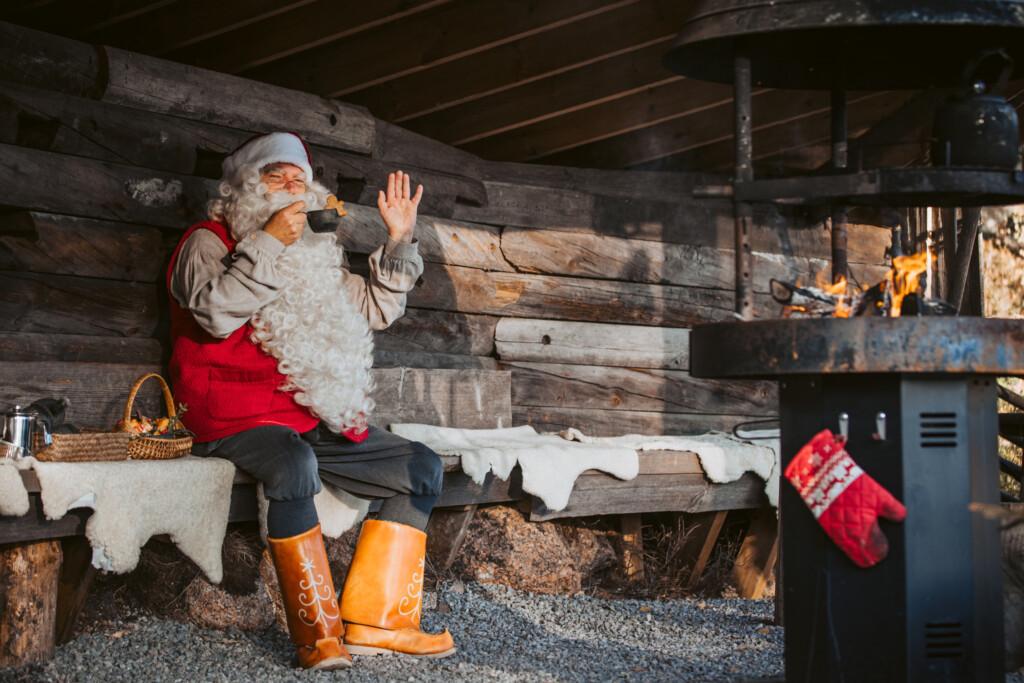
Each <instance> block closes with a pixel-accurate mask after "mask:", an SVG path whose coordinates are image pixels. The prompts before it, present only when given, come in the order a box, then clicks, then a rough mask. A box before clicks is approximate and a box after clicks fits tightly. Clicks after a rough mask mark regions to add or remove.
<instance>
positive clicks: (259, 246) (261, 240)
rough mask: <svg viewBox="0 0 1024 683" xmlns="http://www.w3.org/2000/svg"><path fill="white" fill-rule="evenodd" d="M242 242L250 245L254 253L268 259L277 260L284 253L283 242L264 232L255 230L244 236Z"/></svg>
mask: <svg viewBox="0 0 1024 683" xmlns="http://www.w3.org/2000/svg"><path fill="white" fill-rule="evenodd" d="M243 241H244V242H248V243H250V244H251V245H252V246H253V247H254V248H255V249H256V251H258V252H260V253H261V254H264V255H266V256H269V257H270V258H277V257H278V256H279V255H280V254H281V252H282V251H284V242H282V241H281V240H279V239H277V238H276V237H274V236H273V235H271V234H270V233H269V232H267V231H265V230H256V231H255V232H252V233H250V234H248V235H246V236H245V239H244V240H243Z"/></svg>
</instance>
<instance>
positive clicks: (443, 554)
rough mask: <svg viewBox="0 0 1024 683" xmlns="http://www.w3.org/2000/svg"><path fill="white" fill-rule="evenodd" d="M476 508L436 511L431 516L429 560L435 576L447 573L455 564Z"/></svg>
mask: <svg viewBox="0 0 1024 683" xmlns="http://www.w3.org/2000/svg"><path fill="white" fill-rule="evenodd" d="M476 508H477V506H476V505H464V506H462V507H460V508H456V509H454V510H443V509H442V510H434V512H433V513H432V514H431V515H430V522H429V523H428V524H427V558H428V560H429V561H430V566H431V567H432V568H433V569H434V573H435V574H439V573H441V572H443V571H447V570H448V568H450V567H451V566H452V564H453V563H454V562H455V558H456V557H457V556H458V554H459V549H460V548H461V547H462V542H463V541H465V540H466V531H467V530H468V529H469V523H470V522H472V521H473V515H474V513H476Z"/></svg>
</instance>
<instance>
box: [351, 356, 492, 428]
mask: <svg viewBox="0 0 1024 683" xmlns="http://www.w3.org/2000/svg"><path fill="white" fill-rule="evenodd" d="M373 378H374V382H375V384H376V389H375V390H374V393H373V398H374V400H375V401H376V402H377V408H376V410H375V411H374V414H373V417H372V418H371V419H372V421H373V423H374V424H377V425H381V426H384V425H388V424H391V423H394V422H422V423H425V424H433V425H439V426H442V427H463V428H470V429H477V428H479V429H487V428H490V429H493V428H495V427H508V426H510V425H511V424H512V414H511V405H510V402H509V382H510V377H509V373H507V372H501V371H493V370H417V369H409V368H395V369H380V370H374V373H373Z"/></svg>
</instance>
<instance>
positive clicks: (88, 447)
mask: <svg viewBox="0 0 1024 683" xmlns="http://www.w3.org/2000/svg"><path fill="white" fill-rule="evenodd" d="M51 438H52V439H53V442H52V443H51V444H50V445H49V446H43V444H41V443H40V439H39V437H36V445H35V449H34V453H33V454H34V455H35V457H36V458H37V459H38V460H42V461H44V462H90V461H96V460H127V459H128V442H129V441H131V435H130V434H128V433H127V432H82V433H80V434H54V435H52V437H51Z"/></svg>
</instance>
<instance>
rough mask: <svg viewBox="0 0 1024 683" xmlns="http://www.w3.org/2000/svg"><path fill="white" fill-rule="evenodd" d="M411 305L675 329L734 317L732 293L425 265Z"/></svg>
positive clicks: (411, 299)
mask: <svg viewBox="0 0 1024 683" xmlns="http://www.w3.org/2000/svg"><path fill="white" fill-rule="evenodd" d="M409 304H410V305H411V306H415V307H418V308H432V309H441V310H448V311H458V312H460V313H485V314H490V315H501V316H515V317H524V318H541V317H542V318H555V319H560V320H591V321H600V322H624V323H635V324H640V325H661V326H667V325H678V326H683V327H687V326H690V325H693V324H696V323H699V322H708V321H712V320H729V319H731V318H732V310H733V302H732V292H730V291H726V290H716V289H705V288H698V287H671V286H666V285H649V284H635V283H630V282H613V281H608V280H590V279H582V278H569V277H554V276H550V275H522V274H513V273H487V272H484V271H481V270H477V269H475V268H463V267H460V266H442V265H437V264H428V265H427V267H426V270H425V272H424V274H423V284H422V285H421V286H419V287H417V288H416V289H414V290H413V291H412V292H411V293H410V294H409Z"/></svg>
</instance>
